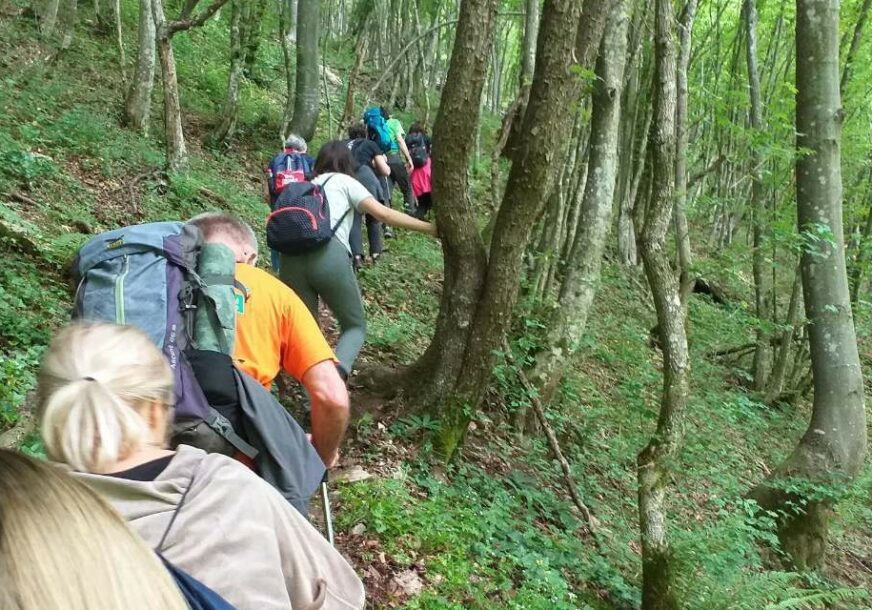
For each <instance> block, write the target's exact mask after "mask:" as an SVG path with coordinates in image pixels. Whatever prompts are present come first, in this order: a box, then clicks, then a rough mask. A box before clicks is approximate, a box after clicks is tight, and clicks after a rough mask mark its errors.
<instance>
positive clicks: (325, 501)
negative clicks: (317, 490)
mask: <svg viewBox="0 0 872 610" xmlns="http://www.w3.org/2000/svg"><path fill="white" fill-rule="evenodd" d="M327 478H328V474H327V471H324V478H323V479H321V505H322V506H323V507H324V523H325V525H326V526H327V541H328V542H329V543H330V546H334V544H333V515H332V514H331V512H330V498H329V497H328V496H327Z"/></svg>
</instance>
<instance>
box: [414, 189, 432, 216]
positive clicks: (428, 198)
mask: <svg viewBox="0 0 872 610" xmlns="http://www.w3.org/2000/svg"><path fill="white" fill-rule="evenodd" d="M432 207H433V193H421V194H420V195H418V209H417V210H415V218H418V219H419V220H424V219H426V218H427V214H429V213H430V208H432Z"/></svg>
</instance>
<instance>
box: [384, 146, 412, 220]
mask: <svg viewBox="0 0 872 610" xmlns="http://www.w3.org/2000/svg"><path fill="white" fill-rule="evenodd" d="M388 167H390V168H391V175H390V176H388V200H389V201H393V195H394V184H396V185H397V186H399V187H400V191H402V193H403V207H404V208H405V209H406V210H407V211H409V212H411V211H412V210H414V209H415V194H414V193H413V192H412V181H411V180H410V179H409V170H407V169H406V164H405V163H403V158H402V157H400V155H390V156H389V157H388ZM391 207H393V206H391Z"/></svg>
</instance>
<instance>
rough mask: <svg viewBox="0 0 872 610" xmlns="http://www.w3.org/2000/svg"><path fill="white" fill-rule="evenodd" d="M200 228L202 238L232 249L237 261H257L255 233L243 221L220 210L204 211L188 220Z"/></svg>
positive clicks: (253, 262) (250, 262) (251, 262)
mask: <svg viewBox="0 0 872 610" xmlns="http://www.w3.org/2000/svg"><path fill="white" fill-rule="evenodd" d="M188 224H192V225H194V226H195V227H197V228H198V229H199V230H200V233H201V234H202V235H203V240H204V241H206V242H210V243H219V244H224V245H225V246H227V247H228V248H230V249H231V250H233V253H234V255H235V256H236V262H237V263H248V264H250V265H253V264H255V263H256V262H257V235H255V233H254V230H253V229H252V228H251V227H250V226H249V225H248V224H247V223H245V222H243V221H241V220H239V219H238V218H236V217H234V216H231V215H229V214H224V213H222V212H206V213H204V214H199V215H197V216H194V217H193V218H192V219H191V220H189V221H188Z"/></svg>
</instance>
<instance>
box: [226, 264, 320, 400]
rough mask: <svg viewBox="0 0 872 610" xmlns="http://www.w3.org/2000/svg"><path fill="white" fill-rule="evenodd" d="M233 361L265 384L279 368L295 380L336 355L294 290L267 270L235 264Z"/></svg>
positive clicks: (271, 379) (270, 384) (266, 385)
mask: <svg viewBox="0 0 872 610" xmlns="http://www.w3.org/2000/svg"><path fill="white" fill-rule="evenodd" d="M236 279H237V280H238V281H239V282H240V283H241V284H242V285H243V286H245V288H246V290H247V291H248V298H247V299H243V298H242V295H241V293H238V292H237V300H236V303H237V306H236V347H235V349H234V351H233V360H234V361H235V362H236V365H237V366H238V367H239V368H240V369H241V370H243V371H245V372H246V373H248V374H249V375H251V376H252V377H254V378H255V379H257V380H258V381H259V382H260V383H261V384H263V386H264V387H265V388H267V389H269V388H270V387H271V386H272V382H273V379H275V377H276V375H278V374H279V370H280V369H284V370H286V371H287V372H288V373H290V374H291V375H293V376H294V378H296V379H297V380H302V378H303V375H305V373H306V371H308V370H309V369H310V368H311V367H312V366H314V365H316V364H318V363H319V362H324V361H325V360H333V361H336V357H335V356H334V355H333V350H332V349H330V346H329V345H328V344H327V341H326V339H324V335H322V334H321V329H320V328H319V327H318V323H317V322H316V321H315V318H313V317H312V314H311V313H309V310H308V308H307V307H306V305H305V304H303V301H301V300H300V297H298V296H297V295H296V294H295V293H294V291H293V290H291V289H290V288H288V287H287V286H286V285H285V284H283V283H282V282H281V281H280V280H278V279H276V278H275V277H273V276H272V275H270V274H269V273H267V272H266V271H264V270H262V269H257V268H255V267H252V266H251V265H246V264H243V263H237V264H236Z"/></svg>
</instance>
